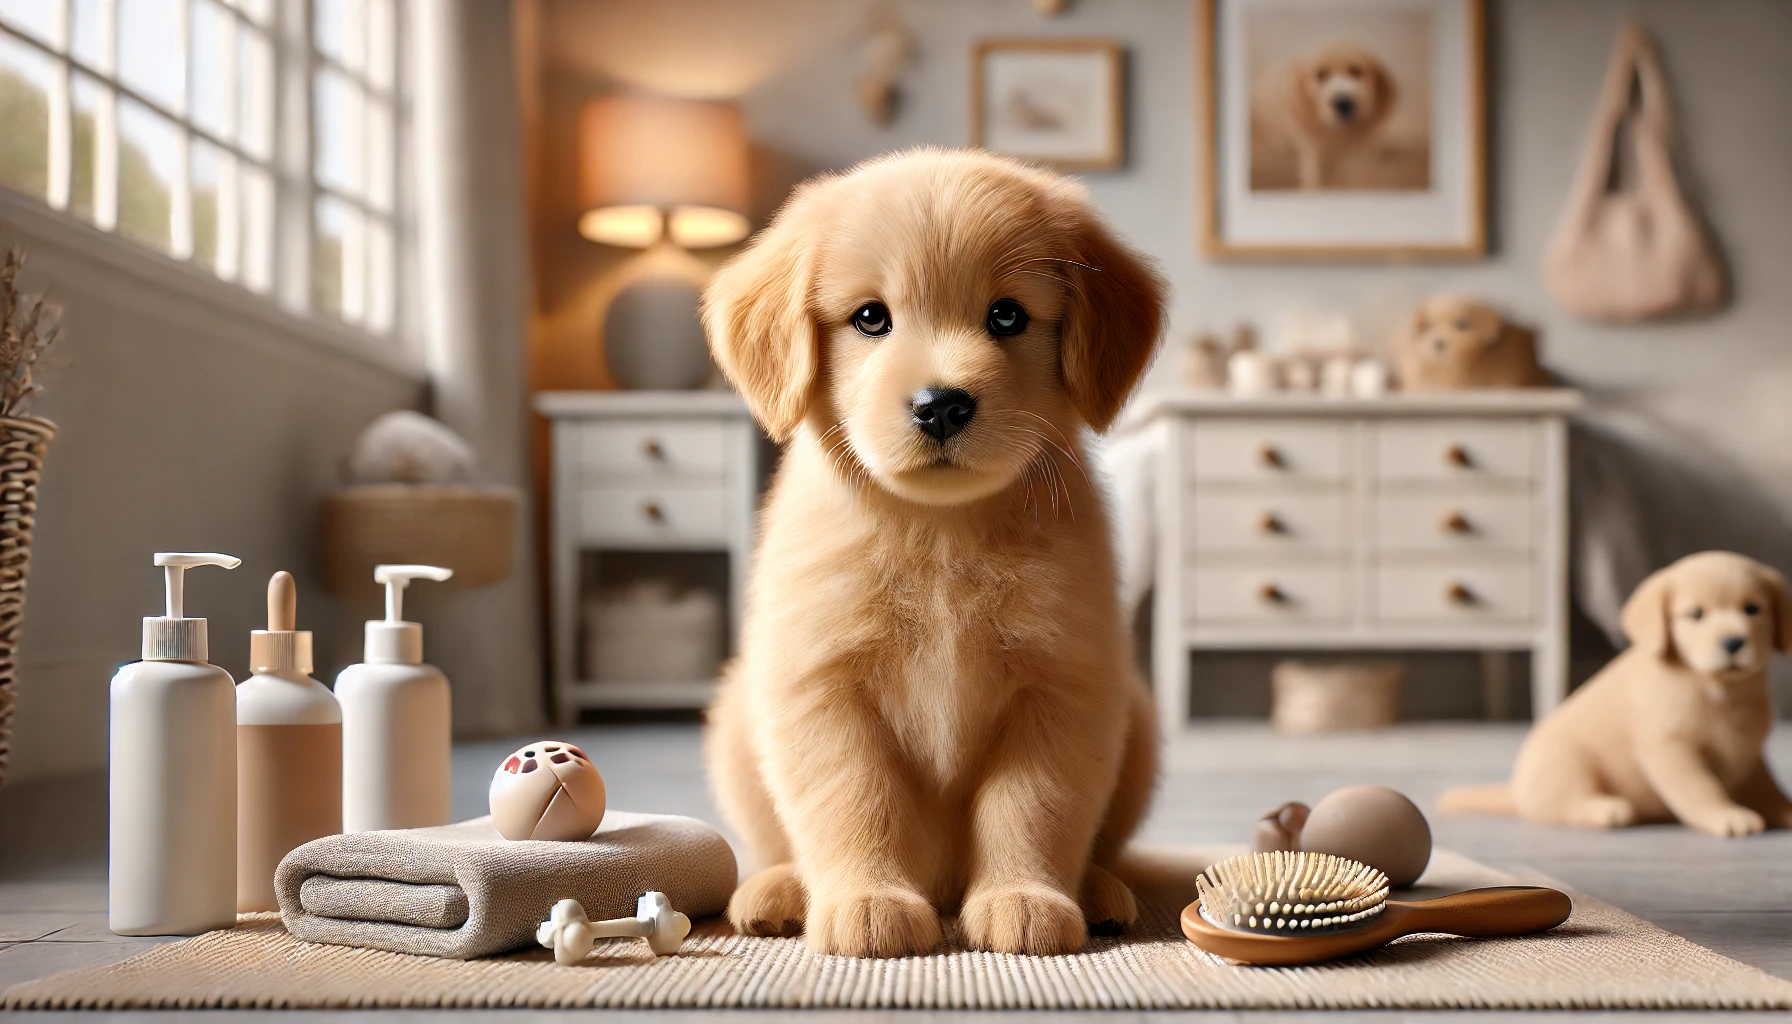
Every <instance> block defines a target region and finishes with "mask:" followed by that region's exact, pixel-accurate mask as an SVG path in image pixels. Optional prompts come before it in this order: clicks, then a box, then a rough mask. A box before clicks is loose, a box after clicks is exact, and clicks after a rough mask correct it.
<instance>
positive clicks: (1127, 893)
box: [1076, 864, 1139, 935]
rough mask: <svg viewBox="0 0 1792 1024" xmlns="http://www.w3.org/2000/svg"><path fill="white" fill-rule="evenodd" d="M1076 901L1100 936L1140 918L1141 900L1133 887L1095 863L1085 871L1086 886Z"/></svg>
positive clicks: (1084, 881)
mask: <svg viewBox="0 0 1792 1024" xmlns="http://www.w3.org/2000/svg"><path fill="white" fill-rule="evenodd" d="M1076 902H1077V905H1078V906H1079V907H1081V908H1082V910H1083V920H1085V921H1087V922H1088V923H1089V930H1090V931H1091V932H1094V933H1095V934H1097V935H1117V934H1119V933H1120V932H1123V931H1125V930H1126V929H1127V928H1129V927H1131V926H1132V924H1133V922H1135V921H1137V920H1138V919H1139V901H1138V900H1136V899H1134V898H1133V895H1132V890H1131V889H1128V888H1127V887H1126V883H1125V882H1122V881H1121V880H1120V879H1118V878H1116V877H1114V873H1113V872H1111V871H1108V870H1107V869H1105V868H1102V867H1098V866H1097V865H1094V864H1091V865H1089V870H1088V871H1086V872H1084V873H1083V888H1082V891H1081V892H1079V893H1077V897H1076Z"/></svg>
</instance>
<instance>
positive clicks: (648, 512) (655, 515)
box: [641, 501, 666, 523]
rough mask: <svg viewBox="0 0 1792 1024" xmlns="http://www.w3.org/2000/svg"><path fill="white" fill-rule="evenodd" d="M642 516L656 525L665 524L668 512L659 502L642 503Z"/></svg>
mask: <svg viewBox="0 0 1792 1024" xmlns="http://www.w3.org/2000/svg"><path fill="white" fill-rule="evenodd" d="M641 514H642V515H644V516H646V517H647V518H648V519H649V520H650V521H652V522H655V523H663V522H665V521H666V510H665V509H664V508H662V507H660V503H659V502H657V501H645V502H642V503H641Z"/></svg>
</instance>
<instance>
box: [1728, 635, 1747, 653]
mask: <svg viewBox="0 0 1792 1024" xmlns="http://www.w3.org/2000/svg"><path fill="white" fill-rule="evenodd" d="M1747 646H1748V637H1746V636H1726V637H1724V650H1725V651H1727V652H1729V653H1730V654H1735V653H1736V652H1737V651H1740V650H1742V649H1743V648H1744V647H1747Z"/></svg>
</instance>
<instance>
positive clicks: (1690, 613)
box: [1686, 608, 1705, 622]
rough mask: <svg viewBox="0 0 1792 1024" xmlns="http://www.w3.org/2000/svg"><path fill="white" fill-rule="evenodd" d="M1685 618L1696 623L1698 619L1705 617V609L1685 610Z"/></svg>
mask: <svg viewBox="0 0 1792 1024" xmlns="http://www.w3.org/2000/svg"><path fill="white" fill-rule="evenodd" d="M1686 617H1687V618H1689V619H1691V620H1692V621H1694V622H1697V621H1699V620H1700V619H1702V618H1704V617H1705V609H1703V608H1688V609H1686Z"/></svg>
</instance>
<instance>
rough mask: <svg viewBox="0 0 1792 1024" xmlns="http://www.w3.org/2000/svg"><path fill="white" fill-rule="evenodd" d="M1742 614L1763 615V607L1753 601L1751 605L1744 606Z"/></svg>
mask: <svg viewBox="0 0 1792 1024" xmlns="http://www.w3.org/2000/svg"><path fill="white" fill-rule="evenodd" d="M1742 614H1744V615H1759V614H1761V606H1760V605H1758V604H1756V603H1755V602H1753V601H1750V602H1749V603H1747V604H1745V605H1743V606H1742Z"/></svg>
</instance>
